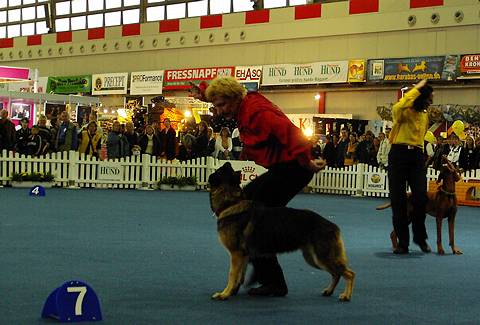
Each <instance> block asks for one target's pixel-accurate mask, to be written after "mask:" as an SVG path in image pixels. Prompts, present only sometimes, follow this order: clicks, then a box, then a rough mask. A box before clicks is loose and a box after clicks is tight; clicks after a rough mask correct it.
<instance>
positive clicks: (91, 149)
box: [78, 121, 102, 158]
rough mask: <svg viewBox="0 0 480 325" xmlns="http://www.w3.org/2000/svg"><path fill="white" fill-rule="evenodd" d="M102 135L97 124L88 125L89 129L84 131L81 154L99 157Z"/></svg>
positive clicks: (79, 149) (81, 139)
mask: <svg viewBox="0 0 480 325" xmlns="http://www.w3.org/2000/svg"><path fill="white" fill-rule="evenodd" d="M101 140H102V133H100V132H97V122H95V121H92V122H90V123H88V125H87V128H86V129H85V130H83V131H82V134H81V136H80V145H79V146H78V151H79V152H80V154H87V155H89V156H93V157H97V158H98V154H99V152H100V148H101Z"/></svg>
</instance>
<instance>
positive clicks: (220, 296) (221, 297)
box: [212, 292, 229, 300]
mask: <svg viewBox="0 0 480 325" xmlns="http://www.w3.org/2000/svg"><path fill="white" fill-rule="evenodd" d="M228 297H229V295H226V294H224V293H223V292H215V293H214V294H213V295H212V299H213V300H227V299H228Z"/></svg>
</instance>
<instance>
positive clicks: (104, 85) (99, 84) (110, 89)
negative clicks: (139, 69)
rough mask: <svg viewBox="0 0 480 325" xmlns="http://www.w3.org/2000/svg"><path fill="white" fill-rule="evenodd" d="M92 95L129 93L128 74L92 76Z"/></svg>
mask: <svg viewBox="0 0 480 325" xmlns="http://www.w3.org/2000/svg"><path fill="white" fill-rule="evenodd" d="M92 81H93V89H92V95H108V94H120V95H124V94H126V93H127V82H128V72H125V73H106V74H94V75H92Z"/></svg>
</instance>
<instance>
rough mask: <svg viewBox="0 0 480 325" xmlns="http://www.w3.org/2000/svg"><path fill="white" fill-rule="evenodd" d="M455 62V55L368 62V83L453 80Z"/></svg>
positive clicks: (454, 76)
mask: <svg viewBox="0 0 480 325" xmlns="http://www.w3.org/2000/svg"><path fill="white" fill-rule="evenodd" d="M457 61H458V56H456V55H447V56H423V57H415V58H399V59H381V60H368V69H367V71H368V81H389V82H390V81H393V82H412V83H415V82H417V81H419V80H422V79H428V80H454V79H455V78H456V70H457V68H456V66H457Z"/></svg>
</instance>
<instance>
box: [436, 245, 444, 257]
mask: <svg viewBox="0 0 480 325" xmlns="http://www.w3.org/2000/svg"><path fill="white" fill-rule="evenodd" d="M437 252H438V255H445V250H444V249H443V248H442V247H439V248H438V249H437Z"/></svg>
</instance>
